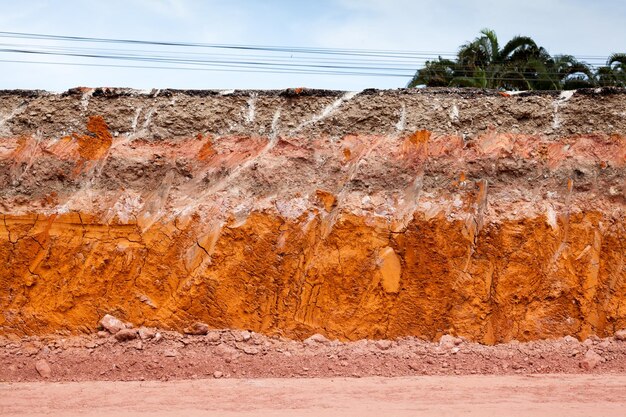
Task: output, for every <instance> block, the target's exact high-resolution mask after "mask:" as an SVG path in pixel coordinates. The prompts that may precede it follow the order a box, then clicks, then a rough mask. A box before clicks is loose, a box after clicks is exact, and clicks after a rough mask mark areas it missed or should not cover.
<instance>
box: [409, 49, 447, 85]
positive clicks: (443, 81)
mask: <svg viewBox="0 0 626 417" xmlns="http://www.w3.org/2000/svg"><path fill="white" fill-rule="evenodd" d="M455 68H456V62H454V61H452V60H449V59H443V58H441V57H439V59H438V60H437V61H426V64H425V65H424V68H422V69H420V70H418V71H417V72H416V73H415V75H414V76H413V78H412V79H411V81H409V83H408V85H407V87H409V88H411V87H417V86H418V85H427V86H429V87H447V86H449V85H450V81H452V79H453V78H454V74H455Z"/></svg>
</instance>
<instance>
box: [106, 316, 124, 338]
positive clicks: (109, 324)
mask: <svg viewBox="0 0 626 417" xmlns="http://www.w3.org/2000/svg"><path fill="white" fill-rule="evenodd" d="M100 325H101V326H102V327H103V328H104V329H106V330H107V331H108V332H109V333H111V334H116V333H117V332H119V331H120V330H122V329H125V328H126V325H125V324H124V323H123V322H122V320H120V319H118V318H116V317H113V316H112V315H110V314H106V315H105V316H104V317H102V319H101V320H100Z"/></svg>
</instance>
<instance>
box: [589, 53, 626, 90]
mask: <svg viewBox="0 0 626 417" xmlns="http://www.w3.org/2000/svg"><path fill="white" fill-rule="evenodd" d="M596 80H597V83H598V85H600V86H602V87H607V86H614V87H626V54H624V53H619V54H613V55H611V56H609V58H608V59H607V60H606V66H604V67H600V68H598V71H597V73H596Z"/></svg>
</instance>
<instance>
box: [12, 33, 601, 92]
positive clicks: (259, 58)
mask: <svg viewBox="0 0 626 417" xmlns="http://www.w3.org/2000/svg"><path fill="white" fill-rule="evenodd" d="M0 38H12V39H16V40H21V39H28V40H40V41H42V42H44V43H43V44H32V43H27V44H24V43H15V42H13V43H0V53H4V54H8V55H39V56H48V57H52V56H55V57H62V58H66V59H68V61H30V60H21V59H2V60H0V62H11V63H24V64H26V63H35V64H49V65H73V66H90V67H110V68H131V69H132V68H137V69H167V70H194V71H232V72H258V73H279V74H316V75H317V74H320V75H347V76H376V77H403V78H410V77H413V76H414V75H415V74H416V71H417V70H418V69H419V68H420V67H424V65H426V63H427V62H429V61H430V62H438V61H437V60H438V59H439V58H441V57H442V56H444V54H445V55H454V56H456V54H453V53H448V52H442V53H438V54H437V56H434V55H432V54H434V52H425V51H401V50H380V49H342V48H311V47H286V46H259V45H235V44H231V45H229V44H209V43H192V42H163V41H146V40H136V39H110V38H91V37H80V36H60V35H45V34H36V33H22V32H1V31H0ZM18 42H19V41H18ZM46 42H55V44H53V45H50V44H46ZM58 42H61V43H62V44H61V45H58V44H57V43H58ZM67 43H69V45H67ZM76 43H79V44H87V46H76V45H73V44H76ZM89 44H96V45H97V44H117V45H121V46H122V48H119V47H118V48H106V47H105V48H102V47H94V46H91V45H89ZM126 45H129V46H130V45H132V46H133V47H134V48H132V47H131V48H125V47H124V46H126ZM138 47H139V48H143V47H152V48H150V49H147V50H146V49H137V48H138ZM172 48H173V50H172ZM181 48H182V49H181ZM216 50H221V51H222V52H216ZM590 58H591V57H590ZM77 59H79V60H83V61H84V60H95V62H80V61H79V62H76V60H77ZM577 59H578V58H577ZM102 60H105V61H118V62H138V63H140V64H141V65H126V64H106V63H103V62H99V61H102ZM453 62H454V61H453ZM492 64H498V63H497V62H492ZM586 65H588V66H589V67H590V68H591V69H592V70H594V69H597V68H598V67H599V65H597V64H595V65H591V64H586ZM450 70H451V71H452V72H453V74H452V75H453V76H474V74H475V68H473V67H469V66H466V65H465V66H460V65H458V64H455V66H454V68H450ZM519 73H520V74H521V75H523V76H527V77H528V76H529V77H536V76H537V72H534V71H532V70H531V71H520V72H519ZM511 74H512V73H509V74H505V77H492V78H496V79H498V80H502V81H519V80H520V78H512V77H511ZM542 75H543V76H548V77H560V78H562V77H563V76H565V75H566V74H563V73H560V72H555V70H554V69H552V70H551V71H548V72H543V73H542ZM570 75H571V74H570ZM547 81H549V80H547Z"/></svg>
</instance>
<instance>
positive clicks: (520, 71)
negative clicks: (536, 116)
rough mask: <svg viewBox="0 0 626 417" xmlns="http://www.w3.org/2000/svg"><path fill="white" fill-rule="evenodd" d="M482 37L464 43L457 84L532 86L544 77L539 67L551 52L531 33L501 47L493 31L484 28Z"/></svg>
mask: <svg viewBox="0 0 626 417" xmlns="http://www.w3.org/2000/svg"><path fill="white" fill-rule="evenodd" d="M480 33H481V36H479V37H477V38H476V39H474V40H473V41H472V42H469V43H466V44H464V45H462V46H461V48H460V49H459V52H458V60H457V64H458V67H459V68H458V70H459V72H460V73H461V75H460V76H459V77H456V78H455V79H454V80H453V81H452V84H453V85H474V86H481V87H485V88H506V89H530V88H532V85H531V83H532V81H534V80H537V79H540V77H541V76H540V74H539V72H538V70H541V69H542V67H545V64H546V63H548V62H549V60H550V59H551V57H550V54H548V52H547V51H546V50H545V49H544V48H542V47H539V46H537V44H536V42H535V41H534V40H533V39H532V38H529V37H527V36H516V37H514V38H513V39H511V40H510V41H509V42H507V43H506V45H504V47H503V48H500V45H499V42H498V37H497V35H496V33H495V32H494V31H493V30H490V29H483V30H481V31H480Z"/></svg>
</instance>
